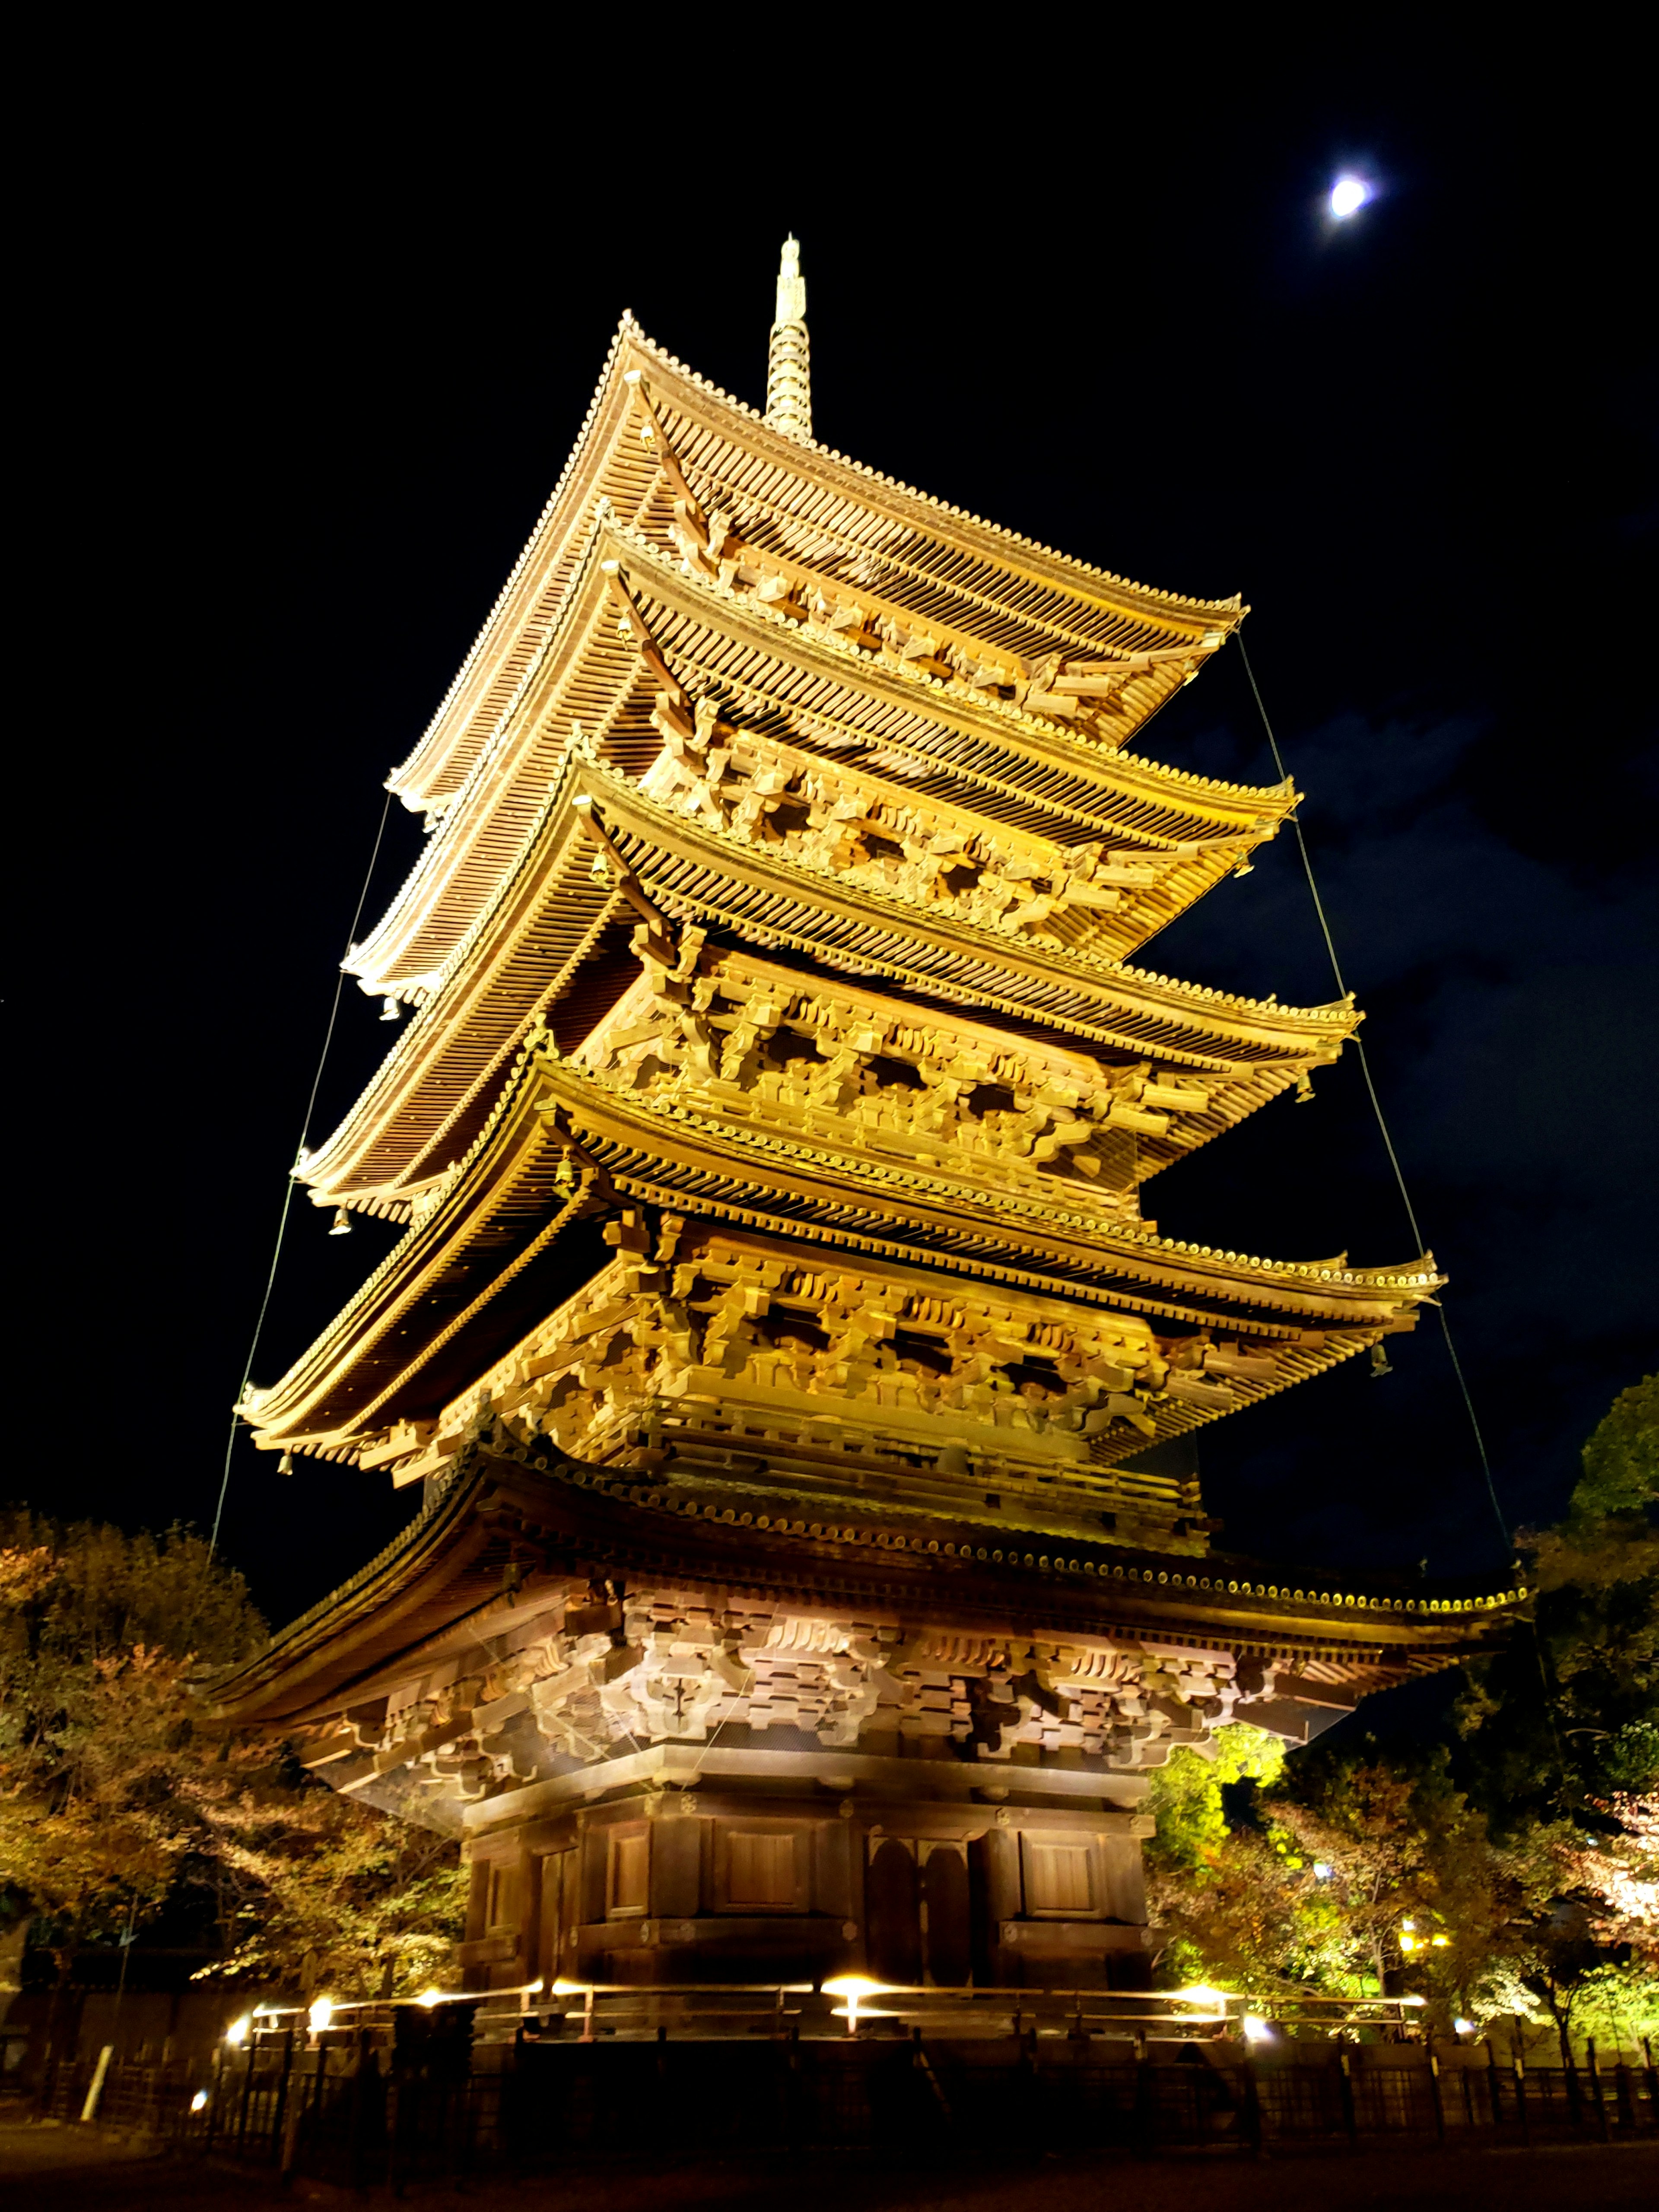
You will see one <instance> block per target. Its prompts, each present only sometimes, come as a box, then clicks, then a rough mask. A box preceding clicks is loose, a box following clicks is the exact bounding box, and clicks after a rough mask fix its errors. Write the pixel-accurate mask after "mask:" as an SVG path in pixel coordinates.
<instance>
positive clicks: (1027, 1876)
mask: <svg viewBox="0 0 1659 2212" xmlns="http://www.w3.org/2000/svg"><path fill="white" fill-rule="evenodd" d="M1020 1859H1021V1862H1022V1872H1023V1873H1024V1881H1025V1910H1026V1911H1027V1912H1028V1913H1029V1914H1030V1916H1031V1917H1032V1918H1033V1919H1038V1920H1073V1919H1079V1918H1084V1917H1091V1916H1092V1915H1094V1914H1096V1913H1097V1912H1098V1911H1099V1910H1100V1884H1099V1881H1098V1877H1097V1869H1096V1864H1095V1847H1094V1844H1093V1843H1092V1842H1091V1840H1089V1839H1088V1838H1084V1837H1081V1836H1065V1835H1060V1836H1041V1835H1030V1834H1028V1835H1024V1836H1022V1837H1021V1838H1020Z"/></svg>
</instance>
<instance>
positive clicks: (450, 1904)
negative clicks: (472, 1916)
mask: <svg viewBox="0 0 1659 2212" xmlns="http://www.w3.org/2000/svg"><path fill="white" fill-rule="evenodd" d="M263 1639H264V1623H263V1622H262V1621H261V1620H260V1619H259V1617H258V1613H256V1612H255V1611H254V1609H253V1607H252V1604H251V1603H250V1601H249V1600H248V1596H247V1592H246V1587H245V1585H244V1583H243V1582H242V1578H241V1577H240V1575H238V1574H236V1573H234V1571H231V1570H229V1569H227V1568H226V1567H225V1566H224V1565H222V1563H220V1562H218V1561H216V1560H215V1559H213V1557H212V1556H211V1554H210V1551H209V1548H208V1547H207V1546H206V1545H205V1544H204V1542H203V1541H201V1539H200V1538H199V1537H197V1536H196V1535H193V1534H191V1533H190V1532H189V1531H187V1530H184V1529H179V1528H173V1529H169V1530H168V1531H167V1533H166V1534H164V1535H161V1536H155V1535H150V1534H139V1535H127V1534H123V1533H122V1532H121V1531H120V1530H118V1529H114V1528H106V1527H100V1526H94V1525H90V1524H83V1525H81V1526H78V1527H74V1528H58V1527H57V1526H55V1525H54V1524H52V1523H51V1522H46V1521H41V1520H38V1519H35V1518H34V1517H33V1516H30V1515H29V1514H27V1513H25V1512H21V1511H16V1512H13V1513H11V1514H10V1515H9V1516H5V1518H4V1520H3V1521H0V1876H3V1879H4V1881H5V1882H6V1883H7V1884H8V1885H9V1897H10V1899H11V1901H12V1906H13V1917H16V1915H17V1914H18V1913H19V1912H21V1913H22V1914H25V1915H27V1916H28V1917H33V1919H34V1921H35V1923H36V1927H37V1929H38V1931H39V1933H40V1936H41V1937H42V1938H43V1940H44V1941H45V1942H46V1944H47V1947H48V1948H50V1949H51V1950H52V1954H53V1955H54V1957H55V1959H56V1961H57V1966H58V1981H59V1985H60V1987H61V1986H62V1985H63V1984H64V1983H65V1982H66V1981H67V1979H68V1977H69V1972H70V1963H71V1960H72V1958H73V1955H74V1953H75V1951H76V1949H77V1948H79V1947H80V1946H82V1944H84V1943H86V1942H89V1941H93V1940H95V1939H97V1938H100V1937H102V1938H103V1939H105V1940H111V1939H113V1938H116V1937H118V1936H125V1935H130V1934H131V1932H132V1931H133V1930H134V1929H135V1928H137V1929H142V1928H143V1927H144V1926H146V1925H153V1924H155V1923H156V1922H157V1921H158V1920H160V1919H161V1918H162V1917H166V1918H167V1921H168V1922H169V1923H171V1925H172V1927H173V1929H174V1931H175V1932H176V1931H177V1930H179V1929H180V1928H181V1927H187V1928H189V1929H191V1930H192V1931H193V1932H194V1933H195V1934H196V1935H197V1936H198V1938H199V1937H200V1936H206V1937H207V1939H208V1940H209V1942H210V1943H212V1944H215V1945H216V1946H218V1947H219V1948H222V1951H223V1952H224V1953H225V1954H226V1956H225V1958H224V1960H223V1961H222V1969H221V1970H228V1971H231V1972H237V1973H240V1974H246V1975H250V1976H251V1975H253V1974H258V1975H260V1976H261V1977H263V1978H265V1979H268V1980H274V1981H279V1982H287V1983H298V1984H301V1985H302V1986H306V1987H315V1986H317V1985H318V1984H319V1982H321V1981H323V1980H326V1981H328V1983H329V1984H330V1986H331V1988H332V1989H333V1990H337V1993H338V1994H340V1995H342V1996H351V1995H373V1994H377V1993H381V1992H385V1993H386V1994H390V1993H392V1991H393V1990H396V1991H399V1992H403V1991H409V1992H411V1993H412V1992H414V1991H417V1990H419V1989H421V1988H422V1987H424V1986H426V1984H428V1983H429V1982H430V1981H431V1980H433V1979H434V1978H435V1977H437V1976H439V1975H441V1973H442V1972H444V1971H445V1970H446V1968H447V1966H448V1963H449V1960H450V1956H451V1951H450V1947H451V1943H452V1942H453V1937H454V1936H455V1935H457V1934H458V1933H459V1917H460V1909H461V1908H460V1880H461V1878H460V1874H459V1866H458V1863H457V1862H458V1858H459V1854H458V1851H457V1850H456V1847H455V1845H454V1844H453V1842H450V1841H448V1840H447V1839H444V1838H434V1837H430V1836H428V1835H425V1834H422V1832H418V1831H413V1830H410V1829H408V1828H406V1827H404V1826H403V1825H402V1824H401V1823H398V1822H395V1821H392V1820H387V1819H386V1817H385V1816H384V1815H382V1814H379V1813H376V1812H374V1811H372V1810H371V1809H369V1808H367V1807H363V1806H359V1805H356V1804H353V1803H351V1802H349V1800H347V1799H345V1798H343V1797H341V1796H338V1795H337V1793H336V1792H335V1791H333V1790H330V1789H328V1788H327V1787H326V1786H325V1784H322V1783H320V1782H318V1781H317V1780H316V1779H315V1778H313V1777H311V1776H309V1775H307V1773H306V1772H305V1771H304V1770H303V1769H301V1768H300V1767H299V1766H298V1765H296V1764H295V1762H294V1760H293V1759H292V1758H291V1757H290V1755H289V1753H288V1752H287V1750H286V1749H285V1747H283V1746H282V1745H280V1744H273V1743H270V1742H268V1741H259V1740H257V1739H253V1738H248V1737H238V1736H235V1735H228V1734H225V1733H224V1732H222V1731H210V1730H204V1729H203V1728H202V1727H201V1725H200V1713H201V1691H202V1688H203V1686H204V1683H205V1682H206V1681H207V1680H209V1679H210V1677H211V1676H212V1675H214V1674H216V1673H217V1672H219V1671H220V1669H221V1668H223V1667H224V1666H226V1665H228V1664H229V1663H232V1662H234V1661H236V1660H239V1659H240V1658H243V1657H245V1656H247V1655H248V1654H249V1653H250V1652H251V1651H252V1650H255V1649H257V1648H258V1644H260V1643H261V1642H262V1641H263Z"/></svg>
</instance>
